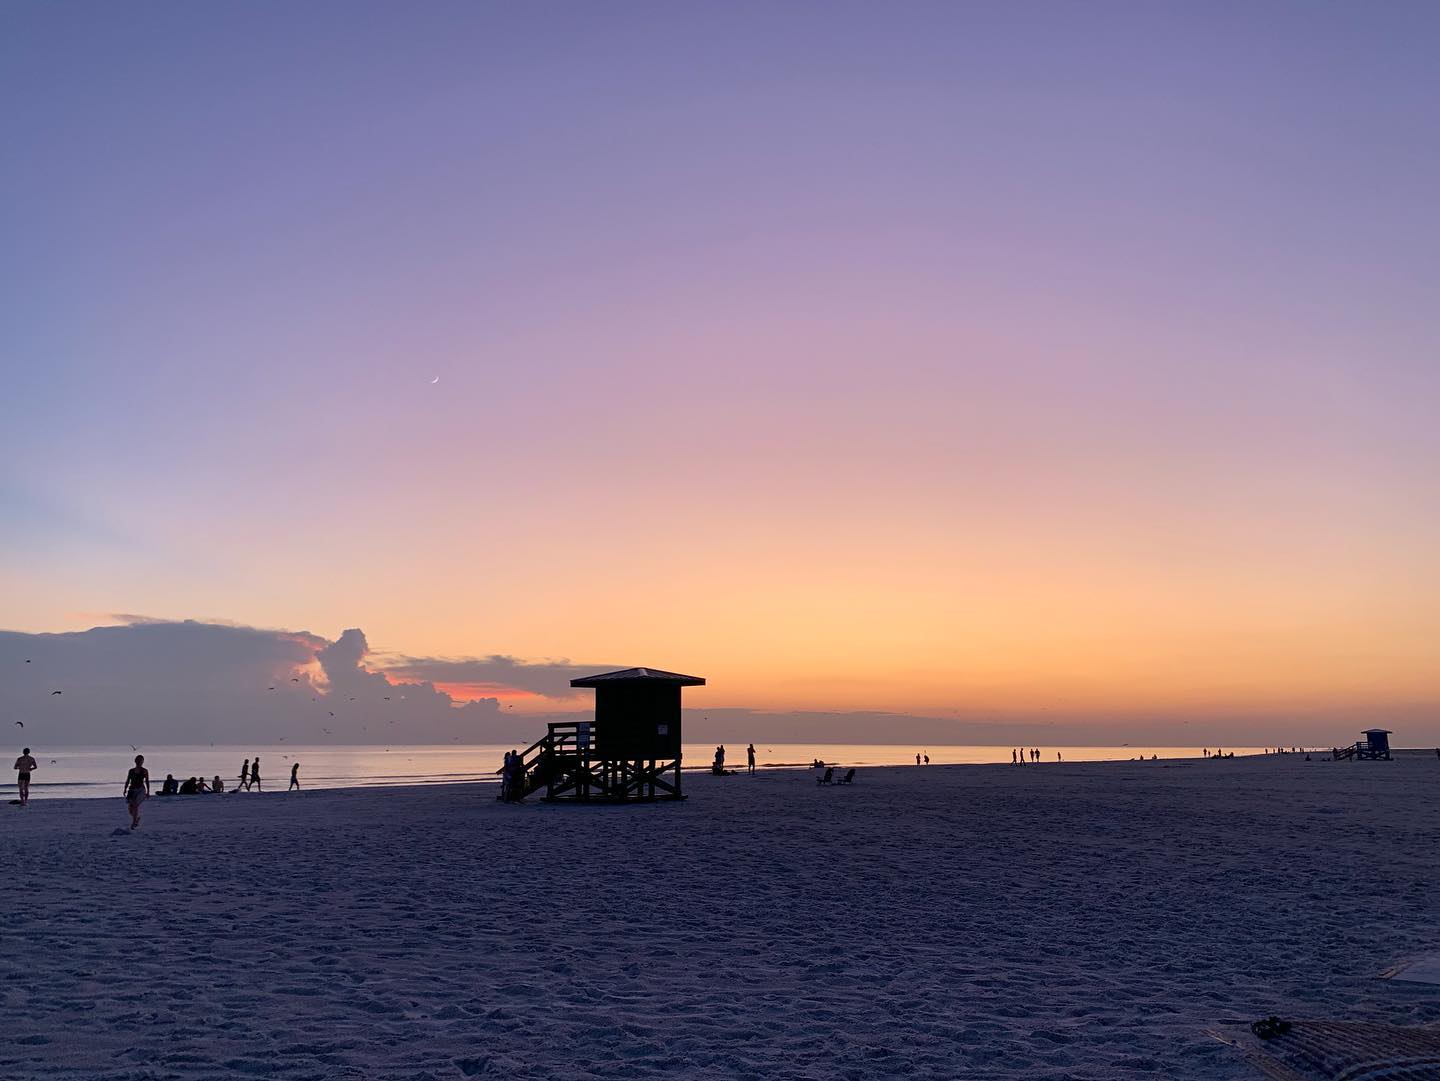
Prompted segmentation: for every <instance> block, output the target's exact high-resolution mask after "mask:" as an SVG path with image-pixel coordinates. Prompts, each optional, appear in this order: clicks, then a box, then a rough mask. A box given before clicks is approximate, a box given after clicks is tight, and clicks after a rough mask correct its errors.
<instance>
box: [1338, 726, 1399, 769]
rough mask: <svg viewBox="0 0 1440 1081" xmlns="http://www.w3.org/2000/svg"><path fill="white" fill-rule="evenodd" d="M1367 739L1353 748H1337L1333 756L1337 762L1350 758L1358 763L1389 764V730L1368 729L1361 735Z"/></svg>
mask: <svg viewBox="0 0 1440 1081" xmlns="http://www.w3.org/2000/svg"><path fill="white" fill-rule="evenodd" d="M1360 734H1361V735H1362V736H1364V737H1365V738H1364V739H1362V740H1360V741H1359V742H1358V743H1356V744H1355V746H1353V747H1337V748H1336V749H1335V752H1334V754H1333V757H1334V759H1335V761H1337V762H1339V761H1340V760H1342V759H1345V758H1350V759H1354V760H1355V761H1356V762H1365V761H1370V762H1389V761H1391V760H1392V758H1391V754H1390V736H1391V732H1390V729H1388V728H1367V729H1365V731H1363V732H1361V733H1360Z"/></svg>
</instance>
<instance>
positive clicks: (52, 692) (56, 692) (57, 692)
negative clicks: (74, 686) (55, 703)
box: [50, 691, 60, 694]
mask: <svg viewBox="0 0 1440 1081" xmlns="http://www.w3.org/2000/svg"><path fill="white" fill-rule="evenodd" d="M50 693H51V694H59V693H60V692H59V691H51V692H50Z"/></svg>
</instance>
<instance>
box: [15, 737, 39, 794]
mask: <svg viewBox="0 0 1440 1081" xmlns="http://www.w3.org/2000/svg"><path fill="white" fill-rule="evenodd" d="M34 768H35V759H33V758H31V757H30V748H29V747H26V748H25V749H24V750H23V751H21V752H20V757H19V758H17V759H15V787H16V788H18V789H20V806H21V807H28V806H30V773H31V771H32V770H34Z"/></svg>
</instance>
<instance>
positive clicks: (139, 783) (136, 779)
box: [125, 754, 150, 830]
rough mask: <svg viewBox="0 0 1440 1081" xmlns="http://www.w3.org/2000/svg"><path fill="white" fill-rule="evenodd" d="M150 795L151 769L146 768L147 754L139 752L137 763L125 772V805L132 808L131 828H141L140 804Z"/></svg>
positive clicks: (136, 757)
mask: <svg viewBox="0 0 1440 1081" xmlns="http://www.w3.org/2000/svg"><path fill="white" fill-rule="evenodd" d="M149 796H150V771H149V770H148V769H146V768H145V756H144V755H143V754H137V755H136V756H135V764H134V765H133V766H131V767H130V772H129V773H127V774H125V805H126V806H127V807H129V808H130V828H131V829H132V830H138V829H139V828H140V805H141V804H143V803H144V802H145V801H146V799H148V798H149Z"/></svg>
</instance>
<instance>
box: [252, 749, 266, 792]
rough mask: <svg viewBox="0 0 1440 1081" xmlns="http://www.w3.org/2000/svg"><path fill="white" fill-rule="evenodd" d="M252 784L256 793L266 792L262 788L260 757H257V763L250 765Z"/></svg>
mask: <svg viewBox="0 0 1440 1081" xmlns="http://www.w3.org/2000/svg"><path fill="white" fill-rule="evenodd" d="M250 783H251V784H253V785H254V786H255V791H256V792H263V791H265V790H264V789H263V788H261V787H260V756H259V755H258V754H257V755H256V756H255V761H253V762H251V763H250Z"/></svg>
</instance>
